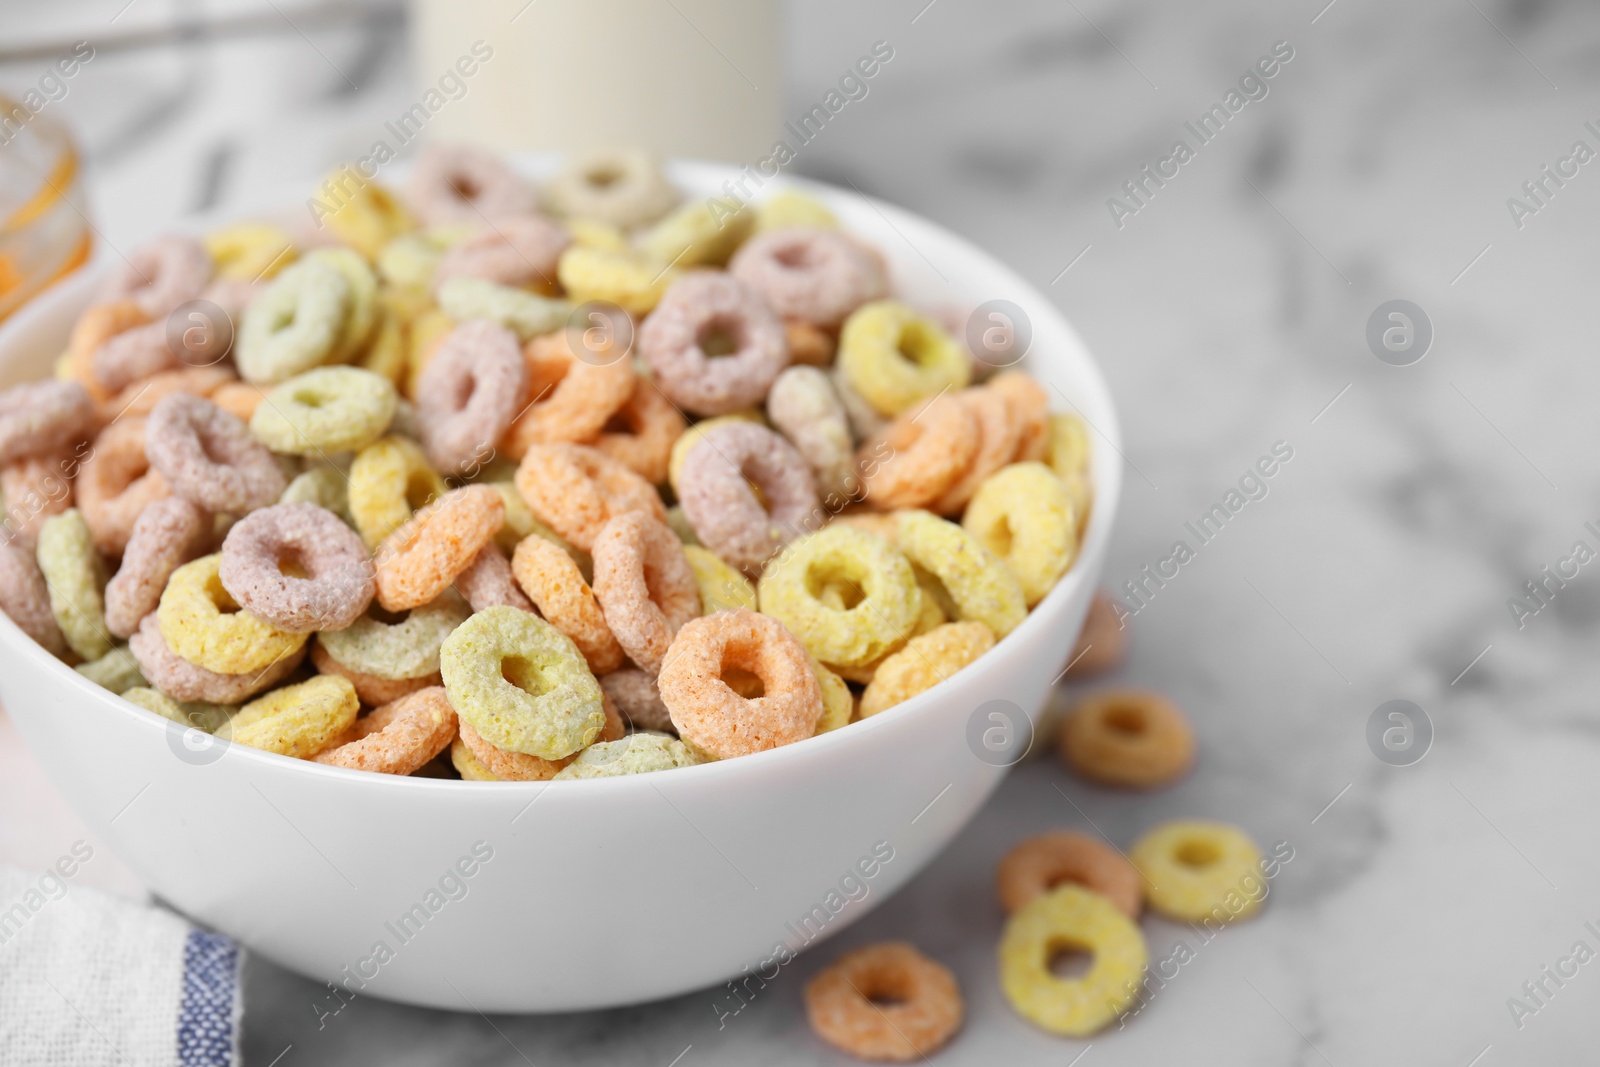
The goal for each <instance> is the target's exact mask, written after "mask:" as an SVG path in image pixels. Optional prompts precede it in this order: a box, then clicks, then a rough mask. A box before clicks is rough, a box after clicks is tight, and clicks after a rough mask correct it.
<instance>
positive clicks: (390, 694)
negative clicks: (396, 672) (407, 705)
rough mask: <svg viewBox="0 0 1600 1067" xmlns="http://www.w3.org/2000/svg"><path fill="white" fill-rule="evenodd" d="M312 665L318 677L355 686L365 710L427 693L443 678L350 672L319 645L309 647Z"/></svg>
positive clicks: (436, 675) (434, 675)
mask: <svg viewBox="0 0 1600 1067" xmlns="http://www.w3.org/2000/svg"><path fill="white" fill-rule="evenodd" d="M311 663H312V665H313V666H315V667H316V668H317V673H319V674H337V675H338V676H339V677H340V678H343V679H344V680H345V681H347V682H349V683H350V684H351V685H353V686H355V690H356V696H357V697H359V698H360V700H361V703H363V704H365V705H367V706H368V707H372V708H377V707H382V706H383V705H384V704H388V703H389V702H391V701H394V700H399V699H400V698H401V697H403V696H407V695H409V694H411V693H415V692H416V691H417V690H418V689H426V688H428V686H430V685H443V684H444V677H443V675H441V674H440V673H439V672H438V671H434V672H433V673H432V674H424V675H423V676H422V677H420V678H379V677H378V676H377V675H376V674H365V673H363V672H361V671H353V670H351V669H350V668H349V667H346V666H345V665H344V664H342V663H340V662H339V661H338V660H336V659H334V658H333V653H331V652H329V651H328V650H327V649H326V648H324V647H323V645H322V642H321V641H317V642H315V643H314V644H313V645H312V646H311Z"/></svg>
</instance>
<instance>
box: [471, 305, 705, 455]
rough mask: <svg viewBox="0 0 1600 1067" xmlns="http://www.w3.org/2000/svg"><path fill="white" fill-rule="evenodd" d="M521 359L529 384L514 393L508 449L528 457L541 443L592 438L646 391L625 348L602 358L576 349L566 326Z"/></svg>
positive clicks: (529, 346) (542, 339)
mask: <svg viewBox="0 0 1600 1067" xmlns="http://www.w3.org/2000/svg"><path fill="white" fill-rule="evenodd" d="M517 358H518V360H519V362H520V363H521V364H522V366H523V370H524V378H523V381H524V385H523V387H522V388H521V389H519V390H516V391H512V392H510V393H509V394H508V398H509V401H510V402H511V403H512V404H514V405H515V407H514V408H513V410H512V413H511V414H513V415H515V416H516V420H515V421H514V422H512V421H511V420H510V419H509V418H508V419H507V420H506V421H507V423H508V428H507V429H506V431H505V432H504V433H503V444H504V446H505V450H506V452H507V453H508V454H509V455H511V456H513V457H520V456H522V455H523V454H524V453H526V452H527V451H528V448H529V446H531V445H535V444H549V443H552V442H557V441H569V442H588V441H592V440H593V439H594V438H595V436H596V435H597V434H599V433H600V431H601V430H602V429H603V428H604V427H605V425H606V422H607V420H609V419H610V418H611V417H612V416H613V415H614V414H616V413H617V411H618V409H620V408H621V407H622V406H623V405H624V404H626V403H627V402H628V398H629V397H630V396H632V395H633V394H634V393H636V392H639V391H640V389H638V388H636V387H635V381H634V374H633V367H632V366H631V365H630V363H629V361H628V360H627V358H626V354H625V353H622V352H616V353H614V355H613V354H611V353H602V354H601V355H599V356H598V357H596V356H594V355H591V353H589V351H588V350H587V349H585V350H584V351H582V352H578V353H574V351H573V349H572V346H571V344H570V342H569V338H568V333H567V331H566V330H560V331H558V332H556V333H552V334H547V335H546V336H544V337H535V338H534V339H533V340H532V341H529V342H528V344H527V345H526V347H524V348H523V349H521V350H520V351H519V352H518V355H517ZM650 391H651V392H654V390H653V389H652V390H650ZM657 395H658V398H659V394H657ZM662 402H663V403H665V400H664V399H663V400H662ZM674 415H676V412H674ZM493 440H496V441H500V440H502V437H501V436H497V437H495V438H493Z"/></svg>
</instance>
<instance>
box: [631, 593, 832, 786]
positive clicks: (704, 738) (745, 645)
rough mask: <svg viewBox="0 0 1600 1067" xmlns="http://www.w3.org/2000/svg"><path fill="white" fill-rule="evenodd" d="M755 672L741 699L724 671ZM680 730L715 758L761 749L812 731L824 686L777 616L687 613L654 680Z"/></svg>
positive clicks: (736, 611)
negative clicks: (757, 692) (757, 689)
mask: <svg viewBox="0 0 1600 1067" xmlns="http://www.w3.org/2000/svg"><path fill="white" fill-rule="evenodd" d="M731 669H738V670H743V671H748V672H750V673H751V674H754V675H755V676H757V677H758V678H760V679H761V683H762V689H763V692H762V695H761V696H758V697H753V698H750V699H746V698H744V697H741V696H740V695H739V694H737V693H735V692H734V691H733V690H732V689H730V688H729V687H728V684H727V683H726V682H725V681H723V674H724V672H725V671H728V670H731ZM656 685H657V686H658V687H659V688H660V691H661V701H662V703H663V704H665V705H666V706H667V709H668V711H670V712H671V714H672V723H673V725H674V726H675V727H676V728H677V730H678V734H679V736H680V737H682V738H683V739H684V740H685V741H688V742H690V743H691V744H693V745H694V746H695V748H696V749H698V750H700V751H703V752H706V753H709V754H710V755H711V756H713V757H715V758H717V759H729V758H731V757H734V756H742V755H747V754H749V753H751V752H761V751H764V750H766V749H770V748H777V747H779V746H780V745H788V744H792V743H794V742H795V741H799V740H802V739H804V738H807V737H810V736H811V735H812V734H814V733H815V732H816V729H817V720H818V719H820V718H821V716H822V690H821V686H820V684H819V683H818V681H817V676H816V674H815V673H814V672H813V671H812V669H811V663H810V659H809V657H808V656H807V655H806V649H805V646H803V645H802V644H801V643H800V642H799V641H798V640H796V638H795V636H794V635H793V634H791V633H790V632H789V631H788V630H786V629H784V628H783V626H782V624H780V623H779V622H778V621H777V620H776V619H773V618H769V617H768V616H766V615H760V614H757V613H756V612H753V611H748V610H746V609H744V608H735V609H734V610H732V611H723V612H718V613H717V614H715V615H707V616H703V617H701V618H698V619H691V620H690V621H689V622H687V623H685V624H684V625H683V628H682V629H680V630H679V631H678V635H677V636H676V637H675V638H673V641H672V646H671V648H669V649H668V650H667V655H666V659H665V660H664V662H663V663H662V665H661V674H660V676H659V677H658V678H657V680H656Z"/></svg>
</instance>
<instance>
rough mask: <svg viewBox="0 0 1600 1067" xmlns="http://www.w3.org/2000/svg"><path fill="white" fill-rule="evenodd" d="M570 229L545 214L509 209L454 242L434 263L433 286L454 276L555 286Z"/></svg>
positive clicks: (552, 288) (569, 240)
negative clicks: (559, 224) (501, 215)
mask: <svg viewBox="0 0 1600 1067" xmlns="http://www.w3.org/2000/svg"><path fill="white" fill-rule="evenodd" d="M571 243H572V235H571V234H569V233H568V232H567V231H566V230H565V229H563V228H562V227H560V226H558V225H557V224H556V223H554V222H552V221H550V220H549V219H547V218H545V217H544V216H543V215H508V216H505V217H503V218H501V219H499V220H498V221H494V222H490V223H489V228H488V229H486V230H481V231H479V232H478V233H475V234H473V235H472V236H471V237H468V238H467V239H466V240H464V241H459V242H457V243H456V244H455V245H453V246H451V248H450V250H449V251H447V252H445V254H444V255H443V256H441V257H440V259H439V265H438V266H437V267H436V268H434V272H433V288H434V290H435V291H437V290H438V288H439V287H440V286H441V285H443V284H445V283H446V282H448V281H449V280H450V279H451V278H482V279H483V280H484V281H489V282H494V283H495V284H496V285H507V286H512V287H513V288H522V287H527V288H530V289H533V288H538V289H543V290H545V291H547V292H554V291H555V288H556V263H557V262H558V261H559V260H560V259H561V253H562V252H564V251H565V250H566V248H567V246H568V245H570V244H571Z"/></svg>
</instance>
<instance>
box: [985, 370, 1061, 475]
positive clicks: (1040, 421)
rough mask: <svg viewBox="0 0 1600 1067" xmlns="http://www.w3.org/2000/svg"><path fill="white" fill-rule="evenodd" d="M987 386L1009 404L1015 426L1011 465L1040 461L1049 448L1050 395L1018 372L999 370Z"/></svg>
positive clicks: (1036, 383)
mask: <svg viewBox="0 0 1600 1067" xmlns="http://www.w3.org/2000/svg"><path fill="white" fill-rule="evenodd" d="M988 387H989V388H990V389H991V390H993V391H994V392H997V393H1000V394H1002V395H1003V396H1004V397H1005V398H1006V400H1007V401H1008V402H1009V403H1010V404H1011V417H1012V419H1013V421H1014V422H1015V423H1016V425H1017V427H1018V437H1017V451H1016V454H1015V455H1013V456H1012V457H1011V462H1013V463H1031V462H1033V461H1034V460H1040V459H1043V458H1044V456H1045V450H1046V449H1047V448H1048V447H1049V445H1050V422H1049V416H1050V395H1049V394H1048V393H1046V392H1045V391H1044V387H1043V386H1041V385H1040V384H1039V383H1038V382H1036V381H1034V380H1033V379H1032V378H1030V377H1028V376H1027V375H1026V374H1023V373H1022V372H1021V371H1017V370H1008V371H1001V372H1000V373H999V374H996V375H995V376H994V377H993V378H992V379H990V380H989V385H988Z"/></svg>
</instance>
